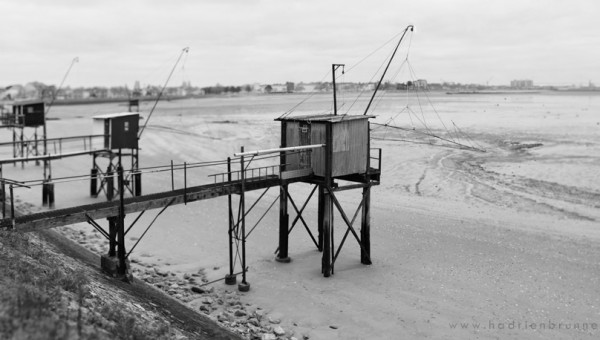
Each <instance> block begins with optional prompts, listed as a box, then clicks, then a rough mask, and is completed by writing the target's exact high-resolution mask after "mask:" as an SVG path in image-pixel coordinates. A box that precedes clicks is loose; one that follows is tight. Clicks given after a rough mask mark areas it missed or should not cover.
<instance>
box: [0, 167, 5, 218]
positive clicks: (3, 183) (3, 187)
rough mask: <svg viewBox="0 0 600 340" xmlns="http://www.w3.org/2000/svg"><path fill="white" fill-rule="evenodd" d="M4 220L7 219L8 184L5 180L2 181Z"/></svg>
mask: <svg viewBox="0 0 600 340" xmlns="http://www.w3.org/2000/svg"><path fill="white" fill-rule="evenodd" d="M0 167H1V165H0ZM0 169H1V168H0ZM1 177H2V176H0V178H1ZM2 218H6V182H5V181H4V180H2Z"/></svg>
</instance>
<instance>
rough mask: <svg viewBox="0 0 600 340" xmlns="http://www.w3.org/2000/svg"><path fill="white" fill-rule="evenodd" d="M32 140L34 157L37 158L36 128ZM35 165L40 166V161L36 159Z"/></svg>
mask: <svg viewBox="0 0 600 340" xmlns="http://www.w3.org/2000/svg"><path fill="white" fill-rule="evenodd" d="M33 140H34V143H35V144H34V150H35V152H34V156H39V152H38V138H37V127H36V128H35V130H34V132H33ZM35 165H40V160H39V159H36V160H35Z"/></svg>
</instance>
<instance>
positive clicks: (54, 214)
mask: <svg viewBox="0 0 600 340" xmlns="http://www.w3.org/2000/svg"><path fill="white" fill-rule="evenodd" d="M306 179H307V178H306V177H297V178H293V179H287V180H286V182H288V183H289V182H297V181H301V180H306ZM280 183H281V180H280V178H279V176H277V175H271V176H266V177H265V176H263V177H262V178H260V179H247V180H246V181H245V183H244V191H252V190H258V189H265V188H269V187H272V186H279V185H280ZM241 192H242V183H241V181H239V180H237V181H231V182H223V183H215V184H207V185H200V186H194V187H189V188H185V189H177V190H173V191H166V192H159V193H154V194H149V195H143V196H137V197H127V198H125V199H123V205H124V208H125V214H131V213H134V212H140V211H144V210H149V209H156V208H162V207H166V206H171V205H175V204H182V203H190V202H194V201H199V200H205V199H210V198H215V197H220V196H227V195H231V194H240V193H241ZM119 206H120V201H119V200H113V201H109V202H98V203H92V204H87V205H80V206H76V207H71V208H65V209H56V210H49V211H44V212H39V213H34V214H29V215H24V216H18V217H15V219H14V229H15V230H16V231H20V232H29V231H36V230H43V229H49V228H54V227H60V226H65V225H69V224H74V223H79V222H86V221H88V219H93V220H97V219H102V218H107V217H112V216H118V215H119ZM11 227H13V220H12V219H10V218H5V219H2V220H0V228H3V229H5V228H11Z"/></svg>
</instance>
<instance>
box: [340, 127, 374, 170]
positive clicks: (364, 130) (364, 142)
mask: <svg viewBox="0 0 600 340" xmlns="http://www.w3.org/2000/svg"><path fill="white" fill-rule="evenodd" d="M368 129H369V122H368V121H367V120H366V119H365V120H351V121H341V122H339V123H336V124H334V125H333V161H332V176H333V177H337V176H344V175H350V174H363V173H365V171H366V169H367V157H368V152H367V151H368V150H367V148H368V138H369V136H368Z"/></svg>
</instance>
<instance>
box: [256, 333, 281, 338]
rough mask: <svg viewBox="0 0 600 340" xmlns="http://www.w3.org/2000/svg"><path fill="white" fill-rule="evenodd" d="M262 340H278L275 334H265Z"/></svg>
mask: <svg viewBox="0 0 600 340" xmlns="http://www.w3.org/2000/svg"><path fill="white" fill-rule="evenodd" d="M260 339H261V340H277V337H276V336H275V334H271V333H265V334H263V335H262V337H261V338H260Z"/></svg>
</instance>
